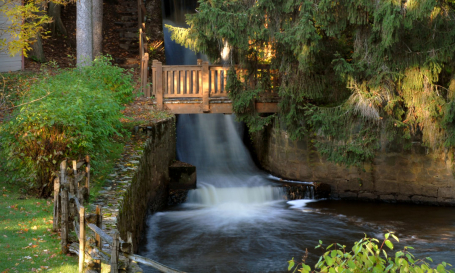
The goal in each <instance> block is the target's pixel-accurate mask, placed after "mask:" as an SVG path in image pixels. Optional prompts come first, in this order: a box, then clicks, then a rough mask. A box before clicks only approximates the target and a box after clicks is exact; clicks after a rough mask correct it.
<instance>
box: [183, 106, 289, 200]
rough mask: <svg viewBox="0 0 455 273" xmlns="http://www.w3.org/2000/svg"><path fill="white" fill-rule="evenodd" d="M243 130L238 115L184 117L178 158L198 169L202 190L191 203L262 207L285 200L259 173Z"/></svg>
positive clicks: (261, 173)
mask: <svg viewBox="0 0 455 273" xmlns="http://www.w3.org/2000/svg"><path fill="white" fill-rule="evenodd" d="M242 137H243V126H242V124H240V123H238V122H236V121H235V116H234V115H222V114H205V115H204V114H200V115H180V116H179V118H178V121H177V157H178V159H179V160H181V161H184V162H187V163H190V164H192V165H195V166H196V168H197V175H198V178H197V179H198V189H196V190H194V191H191V192H190V193H189V196H188V202H189V203H197V204H202V205H206V206H217V205H224V204H228V203H230V204H239V203H240V204H261V203H266V202H270V201H275V200H283V196H284V192H283V190H282V189H281V188H278V187H274V186H273V184H272V183H271V182H270V181H269V179H268V176H267V175H266V174H265V173H263V172H262V171H261V170H259V169H258V168H257V167H256V166H255V164H254V162H253V160H252V159H251V156H250V154H249V152H248V150H247V148H246V147H245V145H244V143H243V141H242Z"/></svg>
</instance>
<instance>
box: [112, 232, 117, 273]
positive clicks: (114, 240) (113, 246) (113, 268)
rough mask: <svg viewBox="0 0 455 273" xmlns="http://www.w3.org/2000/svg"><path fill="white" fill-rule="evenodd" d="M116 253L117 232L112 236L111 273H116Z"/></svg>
mask: <svg viewBox="0 0 455 273" xmlns="http://www.w3.org/2000/svg"><path fill="white" fill-rule="evenodd" d="M118 251H119V235H118V232H117V231H116V232H114V234H113V242H112V252H111V273H118Z"/></svg>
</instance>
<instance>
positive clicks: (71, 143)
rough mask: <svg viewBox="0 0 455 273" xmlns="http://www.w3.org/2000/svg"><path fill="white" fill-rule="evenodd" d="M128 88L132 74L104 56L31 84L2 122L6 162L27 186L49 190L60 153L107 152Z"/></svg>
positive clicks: (129, 96)
mask: <svg viewBox="0 0 455 273" xmlns="http://www.w3.org/2000/svg"><path fill="white" fill-rule="evenodd" d="M132 90H133V88H132V79H131V76H130V75H128V74H124V71H123V69H121V68H118V67H114V66H111V65H110V64H109V58H107V57H101V58H100V59H97V60H96V61H94V62H93V66H91V67H84V68H80V69H72V70H64V71H62V72H60V73H57V74H56V75H54V76H50V77H49V78H46V79H44V80H43V81H41V82H38V83H36V84H34V85H33V86H32V87H31V89H30V91H29V93H28V95H27V97H24V98H23V102H22V103H23V105H22V106H21V107H20V108H18V109H17V110H16V112H15V113H14V115H13V116H12V118H11V119H10V120H9V122H5V123H4V124H3V125H2V127H1V132H2V140H1V142H2V146H3V148H4V150H5V152H6V156H7V158H8V159H9V165H10V166H11V167H16V168H17V166H19V167H20V173H21V176H22V177H25V178H28V181H29V182H30V186H32V187H33V188H37V189H38V190H39V194H40V195H41V196H43V197H44V196H48V195H49V194H50V192H51V190H52V178H53V172H54V171H55V170H56V169H57V168H58V166H57V165H58V164H59V162H60V161H61V160H62V159H64V158H66V157H71V158H77V157H79V156H83V155H85V154H91V155H93V154H97V153H103V152H108V148H109V144H110V142H109V139H110V138H111V137H112V136H114V135H120V133H121V132H120V130H121V123H120V121H119V119H120V117H121V113H120V110H121V108H122V106H121V105H122V104H123V103H125V102H128V101H129V100H131V99H132Z"/></svg>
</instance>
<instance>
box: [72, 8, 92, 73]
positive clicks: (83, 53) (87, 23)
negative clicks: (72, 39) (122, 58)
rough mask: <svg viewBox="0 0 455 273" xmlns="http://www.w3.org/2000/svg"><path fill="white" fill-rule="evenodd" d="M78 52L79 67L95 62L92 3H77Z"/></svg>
mask: <svg viewBox="0 0 455 273" xmlns="http://www.w3.org/2000/svg"><path fill="white" fill-rule="evenodd" d="M76 13H77V16H76V44H77V45H76V52H77V66H78V67H82V66H87V65H91V62H92V60H93V48H92V44H93V34H92V1H91V0H79V1H77V2H76Z"/></svg>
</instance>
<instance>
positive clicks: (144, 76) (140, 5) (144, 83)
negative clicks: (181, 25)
mask: <svg viewBox="0 0 455 273" xmlns="http://www.w3.org/2000/svg"><path fill="white" fill-rule="evenodd" d="M146 14H147V12H146V9H145V5H144V2H143V0H137V19H138V28H139V57H140V59H141V89H142V92H144V96H145V97H147V98H149V97H150V86H149V85H148V75H149V73H148V65H149V54H148V53H147V38H146V35H145V15H146Z"/></svg>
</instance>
